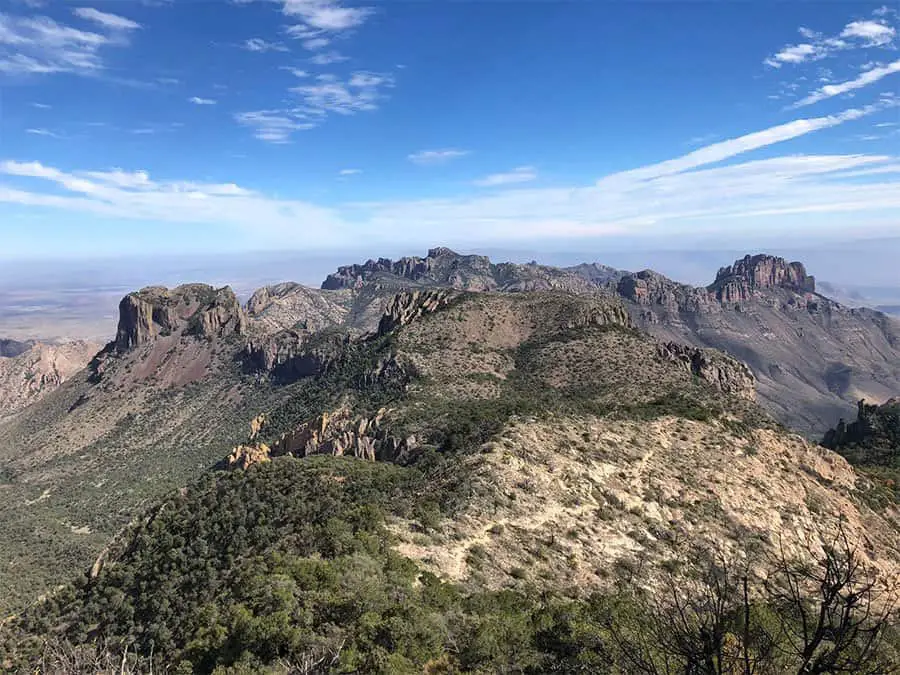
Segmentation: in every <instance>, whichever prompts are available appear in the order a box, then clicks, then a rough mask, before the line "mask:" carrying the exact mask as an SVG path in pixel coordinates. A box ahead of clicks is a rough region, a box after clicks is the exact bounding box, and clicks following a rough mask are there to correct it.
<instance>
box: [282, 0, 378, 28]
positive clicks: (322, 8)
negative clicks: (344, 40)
mask: <svg viewBox="0 0 900 675" xmlns="http://www.w3.org/2000/svg"><path fill="white" fill-rule="evenodd" d="M283 12H284V13H285V14H286V15H287V16H289V17H291V18H295V19H298V20H300V22H301V23H299V24H296V26H297V27H298V28H296V29H295V32H300V30H299V29H300V28H304V29H306V30H308V31H327V32H339V31H345V30H348V29H351V28H356V27H357V26H360V25H362V24H363V23H364V22H365V21H366V19H368V18H369V16H371V14H372V10H371V9H369V8H367V7H345V6H343V5H342V4H341V3H340V2H339V1H338V0H284V6H283Z"/></svg>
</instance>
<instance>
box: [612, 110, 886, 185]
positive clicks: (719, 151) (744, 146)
mask: <svg viewBox="0 0 900 675" xmlns="http://www.w3.org/2000/svg"><path fill="white" fill-rule="evenodd" d="M880 109H881V106H878V105H871V106H867V107H865V108H850V109H848V110H844V111H843V112H841V113H838V114H836V115H826V116H824V117H813V118H809V119H799V120H793V121H791V122H786V123H785V124H779V125H777V126H774V127H769V128H768V129H763V130H762V131H755V132H753V133H749V134H745V135H743V136H738V137H737V138H732V139H729V140H727V141H720V142H718V143H713V144H712V145H707V146H705V147H703V148H700V149H698V150H694V151H693V152H690V153H688V154H686V155H682V156H681V157H677V158H675V159H669V160H666V161H664V162H659V163H657V164H651V165H649V166H645V167H641V168H640V169H633V170H631V171H625V172H622V173H619V174H614V175H612V176H607V177H606V178H603V179H602V180H601V181H600V183H599V184H607V183H609V182H610V181H614V180H617V181H622V180H652V179H654V178H659V177H661V176H667V175H672V174H678V173H683V172H685V171H688V170H690V169H695V168H697V167H701V166H704V165H707V164H715V163H717V162H721V161H724V160H726V159H730V158H732V157H735V156H737V155H741V154H744V153H746V152H750V151H751V150H759V149H761V148H765V147H768V146H770V145H774V144H776V143H783V142H784V141H789V140H791V139H794V138H798V137H799V136H805V135H806V134H809V133H812V132H814V131H819V130H821V129H827V128H829V127H836V126H838V125H839V124H843V123H844V122H849V121H851V120H857V119H860V118H862V117H865V116H866V115H870V114H872V113H873V112H875V111H876V110H880Z"/></svg>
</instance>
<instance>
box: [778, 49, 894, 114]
mask: <svg viewBox="0 0 900 675" xmlns="http://www.w3.org/2000/svg"><path fill="white" fill-rule="evenodd" d="M894 73H900V59H898V60H897V61H894V62H893V63H889V64H887V65H884V66H876V67H874V68H871V69H870V70H866V71H863V72H862V73H860V74H859V75H858V76H857V77H856V78H854V79H852V80H847V81H846V82H840V83H838V84H826V85H824V86H822V87H820V88H819V89H816V90H815V91H814V92H813V93H811V94H809V95H808V96H806V97H805V98H802V99H800V100H799V101H797V102H796V103H795V104H794V106H793V107H795V108H801V107H803V106H807V105H812V104H813V103H818V102H819V101H824V100H825V99H827V98H832V97H833V96H839V95H841V94H846V93H847V92H851V91H855V90H857V89H862V88H863V87H867V86H869V85H870V84H875V83H876V82H878V81H879V80H881V79H883V78H885V77H887V76H888V75H893V74H894Z"/></svg>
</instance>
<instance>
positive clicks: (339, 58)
mask: <svg viewBox="0 0 900 675" xmlns="http://www.w3.org/2000/svg"><path fill="white" fill-rule="evenodd" d="M349 60H350V59H349V57H347V56H344V55H343V54H341V53H340V52H336V51H330V52H322V53H321V54H316V55H315V56H313V57H312V58H310V60H309V61H310V63H313V64H315V65H317V66H327V65H330V64H332V63H341V62H343V61H349Z"/></svg>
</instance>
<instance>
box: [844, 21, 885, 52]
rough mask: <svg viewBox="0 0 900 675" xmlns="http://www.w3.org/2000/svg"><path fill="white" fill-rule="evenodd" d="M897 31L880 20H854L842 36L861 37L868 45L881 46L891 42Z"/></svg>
mask: <svg viewBox="0 0 900 675" xmlns="http://www.w3.org/2000/svg"><path fill="white" fill-rule="evenodd" d="M896 35H897V31H896V30H895V29H894V28H893V27H892V26H888V25H886V24H883V23H881V22H880V21H853V22H851V23H848V24H847V26H846V27H845V28H844V30H843V31H842V32H841V37H842V38H859V39H860V40H863V41H864V44H865V45H866V46H868V47H881V46H884V45H887V44H890V42H891V40H893V39H894V36H896Z"/></svg>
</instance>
